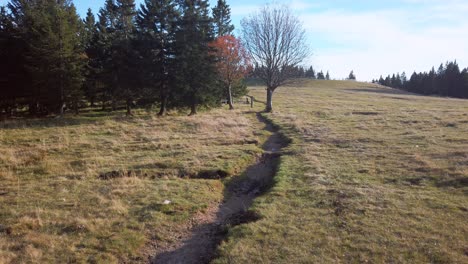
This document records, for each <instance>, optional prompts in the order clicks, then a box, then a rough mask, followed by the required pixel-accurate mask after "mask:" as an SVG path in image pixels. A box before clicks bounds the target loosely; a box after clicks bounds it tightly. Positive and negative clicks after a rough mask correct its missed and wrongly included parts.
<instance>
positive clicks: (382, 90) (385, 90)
mask: <svg viewBox="0 0 468 264" xmlns="http://www.w3.org/2000/svg"><path fill="white" fill-rule="evenodd" d="M347 90H348V91H352V92H362V93H378V94H389V95H416V96H422V95H420V94H414V93H410V92H407V91H403V90H398V89H393V88H376V87H369V88H352V89H347Z"/></svg>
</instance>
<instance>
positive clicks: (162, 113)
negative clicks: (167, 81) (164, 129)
mask: <svg viewBox="0 0 468 264" xmlns="http://www.w3.org/2000/svg"><path fill="white" fill-rule="evenodd" d="M166 113H167V95H166V93H165V92H163V91H161V108H160V109H159V113H158V116H165V115H166Z"/></svg>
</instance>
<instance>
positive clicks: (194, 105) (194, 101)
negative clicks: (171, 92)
mask: <svg viewBox="0 0 468 264" xmlns="http://www.w3.org/2000/svg"><path fill="white" fill-rule="evenodd" d="M196 114H197V99H195V96H193V98H192V105H191V106H190V114H189V116H193V115H196Z"/></svg>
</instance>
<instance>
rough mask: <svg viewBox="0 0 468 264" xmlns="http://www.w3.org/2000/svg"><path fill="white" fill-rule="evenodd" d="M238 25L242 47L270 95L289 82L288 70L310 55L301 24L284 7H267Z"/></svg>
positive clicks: (289, 74) (289, 73) (289, 72)
mask: <svg viewBox="0 0 468 264" xmlns="http://www.w3.org/2000/svg"><path fill="white" fill-rule="evenodd" d="M241 25H242V39H243V41H244V46H245V48H246V49H247V51H248V53H249V55H250V57H251V60H252V62H253V63H254V64H255V66H256V67H257V70H258V72H259V75H260V76H259V77H260V78H261V79H262V80H263V81H264V82H265V84H266V86H267V88H268V89H270V90H272V91H274V90H275V89H276V88H277V87H279V86H281V85H282V84H284V83H285V82H286V81H287V80H288V79H290V78H291V77H292V75H291V71H290V69H291V68H293V67H294V66H297V65H298V64H300V63H301V62H302V61H303V60H304V59H305V58H306V57H307V56H308V55H309V48H308V45H307V44H306V35H305V31H304V29H303V27H302V23H301V22H300V21H299V19H298V18H297V17H296V16H294V15H293V14H292V12H291V11H290V10H289V8H287V7H285V6H270V5H267V6H265V7H263V8H262V9H261V10H260V11H259V12H257V13H254V14H252V15H250V16H249V17H246V18H244V19H243V20H242V21H241Z"/></svg>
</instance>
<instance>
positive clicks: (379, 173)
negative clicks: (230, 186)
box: [215, 81, 468, 263]
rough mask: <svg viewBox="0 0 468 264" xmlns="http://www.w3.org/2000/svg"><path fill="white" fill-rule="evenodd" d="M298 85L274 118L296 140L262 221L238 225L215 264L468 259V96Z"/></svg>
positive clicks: (280, 101) (280, 95) (278, 102)
mask: <svg viewBox="0 0 468 264" xmlns="http://www.w3.org/2000/svg"><path fill="white" fill-rule="evenodd" d="M296 86H297V87H287V88H280V89H279V90H278V91H277V92H276V93H275V95H274V107H275V109H276V111H275V113H273V114H264V116H265V117H266V118H268V119H270V120H271V121H272V122H274V123H275V124H276V125H278V126H279V127H280V129H281V131H282V132H283V133H284V134H285V135H287V136H288V137H289V138H290V139H292V144H291V145H290V146H289V147H288V149H287V150H286V151H285V154H284V155H283V156H282V157H281V165H280V168H279V172H278V175H277V176H276V178H275V181H276V184H275V186H274V187H273V189H272V190H271V191H270V192H268V193H267V194H265V195H264V196H262V197H261V198H259V199H257V200H256V202H255V203H254V206H253V208H252V210H254V211H256V212H257V213H258V214H260V215H261V219H260V220H259V221H256V222H254V223H249V224H245V225H241V226H237V227H234V228H232V229H231V230H230V232H229V235H228V239H227V241H225V242H224V243H223V244H222V246H221V248H220V250H219V254H220V257H219V258H218V259H217V260H216V261H215V263H365V262H369V263H383V262H386V263H467V262H468V246H467V245H468V222H467V221H466V219H468V206H467V205H468V101H466V100H457V99H445V98H437V97H424V96H416V95H411V94H407V93H404V92H399V91H396V90H391V89H388V88H383V87H379V86H374V85H371V84H363V83H356V82H345V81H309V82H304V83H302V84H296ZM264 93H265V91H264V89H262V88H254V89H252V91H251V94H252V95H254V96H255V97H256V98H257V99H260V98H261V99H262V100H263V98H264V96H265V95H264Z"/></svg>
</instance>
